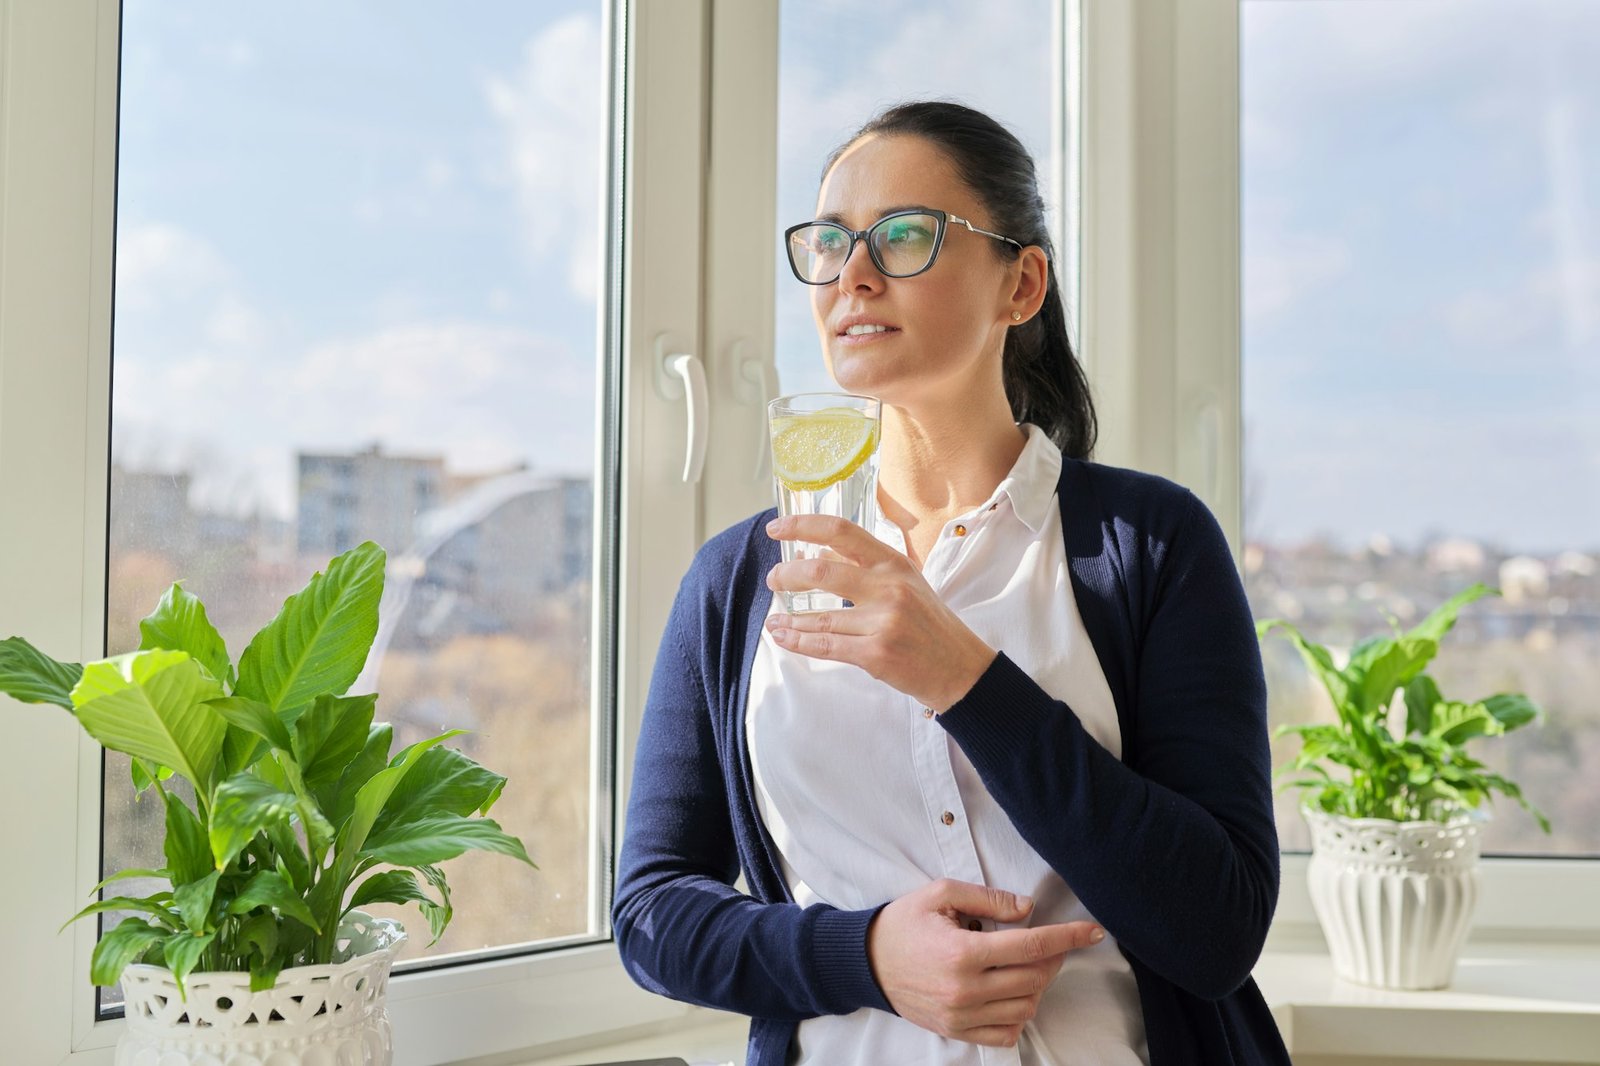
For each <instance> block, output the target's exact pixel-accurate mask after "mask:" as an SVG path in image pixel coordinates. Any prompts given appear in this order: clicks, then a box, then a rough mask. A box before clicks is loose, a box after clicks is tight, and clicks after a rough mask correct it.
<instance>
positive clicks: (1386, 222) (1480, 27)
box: [113, 0, 1600, 551]
mask: <svg viewBox="0 0 1600 1066" xmlns="http://www.w3.org/2000/svg"><path fill="white" fill-rule="evenodd" d="M600 10H601V9H600V6H599V4H598V3H596V2H593V0H590V2H576V0H574V2H567V0H555V2H551V0H540V2H537V3H532V4H527V3H509V2H505V0H494V2H489V0H480V2H479V3H476V4H474V5H473V9H472V12H473V17H472V18H470V19H450V20H445V19H441V18H440V17H439V15H440V12H441V11H442V9H441V8H439V7H438V5H436V4H423V3H419V2H417V0H405V2H386V3H384V4H381V5H380V4H376V3H371V2H368V3H362V4H344V5H333V6H331V7H330V6H328V5H320V4H319V5H311V4H308V3H305V2H304V0H293V2H289V0H286V2H285V3H283V4H279V5H274V6H273V8H272V9H271V11H270V12H266V11H256V10H252V9H248V8H241V7H239V6H237V5H207V4H203V3H199V2H197V0H181V2H179V0H163V2H161V3H156V2H154V0H129V2H128V3H127V4H125V5H124V50H123V83H122V114H121V140H120V147H119V151H120V156H119V200H118V237H117V271H118V273H117V295H116V298H117V304H116V320H115V346H116V347H115V356H114V358H115V363H114V415H113V438H114V441H115V445H114V447H115V449H116V454H117V458H118V460H119V461H120V462H122V463H124V464H126V465H129V466H133V467H139V468H156V469H175V468H180V467H182V468H189V469H191V470H192V471H193V473H194V474H195V475H196V497H197V498H196V503H197V504H199V505H201V506H212V507H219V508H226V509H230V510H250V509H257V508H259V509H262V510H265V511H267V512H269V513H275V514H278V515H281V516H283V517H288V516H289V515H290V514H291V513H292V509H293V494H294V468H293V452H294V450H295V449H297V448H298V449H303V450H319V449H327V450H349V449H355V448H360V447H363V446H365V445H367V444H369V443H371V442H374V441H381V442H382V444H383V446H384V448H385V449H386V450H390V451H394V452H399V453H406V454H411V453H427V454H443V455H446V456H447V458H448V462H449V465H450V466H451V467H452V468H453V469H457V470H487V469H492V468H496V467H499V466H504V465H507V464H511V463H515V462H519V461H528V462H530V463H531V464H532V465H533V466H534V468H535V469H539V470H547V471H551V472H562V473H584V472H587V471H589V470H591V469H592V466H593V453H594V432H595V423H594V410H593V409H594V395H595V392H594V390H595V353H596V350H597V346H596V342H595V329H596V326H595V323H596V314H595V310H596V309H595V298H596V290H597V281H598V274H597V272H598V254H597V252H598V247H599V244H598V234H599V232H600V218H601V214H600V203H599V185H600V181H599V166H600V161H601V151H602V147H603V146H602V143H601V138H600V121H601V114H600V108H601V84H600V70H601V67H600V57H601V51H600V49H601V39H600V34H601V19H600ZM1050 11H1051V7H1050V5H1049V3H1047V2H1046V0H994V2H993V3H988V4H984V5H974V4H970V3H962V2H959V0H936V2H928V0H915V2H914V0H879V2H878V3H875V4H874V5H871V6H870V7H861V6H859V5H845V4H844V3H842V2H841V0H808V2H806V3H804V4H801V3H797V2H790V3H786V4H785V5H784V6H783V8H782V17H781V48H780V51H781V54H780V67H779V85H780V100H779V115H778V122H779V148H778V150H779V183H778V190H777V196H778V223H779V226H778V228H779V229H780V230H781V228H782V226H784V225H787V224H789V223H791V222H794V221H800V220H803V219H804V218H807V217H810V215H811V214H812V212H813V206H814V198H815V192H816V183H817V178H818V171H819V168H820V166H821V163H822V161H823V160H824V159H825V157H826V156H827V154H828V152H829V151H830V150H831V149H832V148H833V147H834V146H835V145H836V144H838V143H839V142H840V141H841V140H843V139H844V138H846V137H847V136H848V135H849V133H850V131H851V130H852V129H854V128H855V127H856V126H857V125H859V124H860V123H861V122H862V121H864V120H865V119H866V118H867V117H869V116H870V115H871V114H872V113H873V112H874V111H875V110H877V109H878V108H880V107H881V106H883V105H884V104H887V103H889V102H892V101H893V100H896V99H900V98H905V97H910V96H921V95H938V96H953V97H956V98H959V99H962V100H964V101H966V102H968V103H971V104H973V105H974V106H977V107H980V108H983V109H985V110H988V111H990V112H991V113H992V114H994V115H995V116H996V117H997V118H999V119H1001V120H1002V121H1004V122H1005V123H1007V124H1008V125H1009V126H1011V128H1012V129H1013V130H1014V131H1015V132H1016V133H1017V134H1018V135H1019V137H1021V139H1022V140H1023V142H1024V144H1026V145H1027V146H1028V147H1029V148H1030V150H1032V151H1033V152H1034V153H1035V155H1036V158H1037V159H1038V160H1039V162H1040V166H1041V171H1042V173H1045V174H1049V173H1050V172H1051V164H1050V160H1051V157H1052V153H1054V152H1057V151H1059V142H1060V137H1059V136H1055V135H1053V132H1052V129H1051V121H1052V120H1051V109H1050V107H1049V99H1050V94H1051V91H1052V89H1051V85H1052V80H1053V78H1054V77H1055V76H1056V75H1055V72H1054V70H1053V66H1052V62H1051V55H1050V52H1049V48H1050V34H1049V32H1048V30H1049V27H1050V24H1051V15H1050ZM297 15H299V16H301V17H298V18H297V17H296V16H297ZM307 25H315V26H316V27H317V32H316V33H315V34H308V33H306V32H305V31H304V27H305V26H307ZM841 26H846V27H847V28H848V33H847V34H846V37H847V38H848V40H849V41H852V42H870V43H871V47H856V46H847V47H841V46H840V28H841ZM1019 28H1032V29H1031V30H1030V31H1029V32H1022V31H1021V30H1020V29H1019ZM1241 31H1242V41H1241V44H1242V82H1243V84H1242V87H1241V110H1242V124H1243V128H1242V151H1243V161H1242V163H1243V166H1242V185H1243V190H1242V192H1243V204H1242V217H1243V225H1244V232H1243V235H1242V236H1243V250H1244V296H1243V308H1242V311H1243V316H1244V317H1243V322H1244V353H1243V360H1244V390H1245V394H1244V399H1245V422H1246V438H1247V439H1246V455H1245V460H1246V483H1247V494H1248V500H1247V534H1248V535H1250V536H1252V537H1257V538H1262V539H1267V540H1271V541H1275V542H1284V541H1296V540H1303V539H1305V538H1308V537H1312V536H1317V535H1325V536H1329V537H1332V538H1334V539H1338V540H1344V541H1348V542H1359V541H1362V540H1365V539H1366V538H1367V537H1369V536H1370V535H1372V534H1375V533H1384V534H1386V535H1388V536H1389V537H1391V538H1392V539H1394V540H1396V541H1398V542H1401V543H1406V542H1408V541H1416V540H1419V539H1421V538H1424V537H1428V536H1436V535H1446V534H1448V535H1460V536H1468V537H1473V538H1480V539H1489V540H1493V541H1496V542H1497V543H1500V544H1502V545H1504V546H1506V547H1508V548H1515V549H1517V550H1525V551H1545V550H1559V549H1564V548H1582V549H1587V550H1600V428H1597V427H1600V417H1596V416H1597V414H1600V65H1597V64H1595V63H1594V62H1593V60H1592V57H1589V56H1585V55H1584V54H1583V52H1584V49H1585V47H1586V44H1585V42H1593V41H1596V40H1600V3H1596V2H1594V0H1405V2H1388V3H1373V2H1362V0H1245V2H1244V4H1243V14H1242V26H1241ZM1590 50H1591V51H1592V47H1591V48H1590ZM1047 198H1048V199H1049V200H1050V201H1051V204H1052V207H1053V208H1054V209H1055V210H1056V212H1057V214H1056V220H1057V227H1058V232H1066V225H1065V223H1066V221H1067V219H1065V218H1063V217H1062V216H1061V212H1060V207H1061V205H1060V204H1059V203H1057V202H1056V196H1055V190H1053V189H1050V190H1048V191H1047ZM1071 209H1072V210H1076V208H1075V207H1073V208H1071ZM772 239H773V245H772V256H773V258H772V260H771V263H772V266H773V273H774V284H775V286H776V294H777V303H776V306H777V331H776V337H775V340H774V343H775V351H776V359H777V363H778V366H779V371H780V375H781V383H782V387H783V388H784V389H785V390H786V391H798V390H800V389H802V388H810V387H817V386H826V384H827V383H826V379H825V378H824V377H823V376H822V372H821V359H820V354H819V352H818V348H817V341H816V336H815V332H814V330H813V328H812V326H811V323H810V313H809V307H808V303H807V297H806V293H805V292H804V290H803V289H802V287H801V286H800V285H799V284H798V283H797V282H795V281H794V280H793V279H792V278H791V277H789V275H788V272H787V270H786V269H781V270H780V264H779V261H778V259H777V255H778V254H779V250H778V245H777V242H778V233H774V234H773V235H772ZM1097 355H1098V356H1099V357H1101V358H1108V359H1109V358H1115V357H1116V353H1097Z"/></svg>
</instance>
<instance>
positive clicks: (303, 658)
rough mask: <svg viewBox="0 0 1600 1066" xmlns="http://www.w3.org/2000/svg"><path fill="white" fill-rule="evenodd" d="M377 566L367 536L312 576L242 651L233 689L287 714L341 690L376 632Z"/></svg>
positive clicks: (376, 551)
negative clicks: (358, 544) (236, 681)
mask: <svg viewBox="0 0 1600 1066" xmlns="http://www.w3.org/2000/svg"><path fill="white" fill-rule="evenodd" d="M383 567H384V553H383V549H382V548H380V547H378V546H377V545H376V544H374V543H372V542H371V541H367V542H366V543H364V544H361V545H360V546H358V547H355V548H352V549H351V550H350V551H348V552H345V553H344V554H343V555H340V556H338V557H336V558H335V559H333V560H332V561H331V562H330V563H329V564H328V571H327V573H326V574H323V573H321V572H319V573H317V574H315V575H314V576H313V577H312V578H311V581H310V582H309V583H308V584H307V585H306V587H305V588H304V589H302V590H301V591H299V592H297V593H295V594H294V595H293V596H290V597H289V598H288V600H286V601H285V602H284V605H283V609H282V610H281V611H279V612H278V616H277V617H276V618H274V619H273V620H272V621H271V622H269V623H268V624H267V626H266V628H264V629H263V630H261V632H259V633H257V634H256V636H255V639H254V640H252V641H251V642H250V646H249V647H248V648H246V649H245V652H244V655H243V656H242V657H241V658H240V660H239V683H238V685H237V686H236V687H235V690H234V691H235V694H237V695H240V696H246V697H248V698H250V699H253V700H257V701H259V702H261V703H265V704H266V705H267V706H268V707H271V708H272V709H273V710H274V711H280V712H289V713H288V715H287V717H294V716H297V715H298V714H299V713H300V711H301V710H302V709H303V708H305V707H306V706H308V705H309V704H310V703H311V701H312V700H314V699H315V698H316V697H318V696H320V695H322V694H324V693H331V694H334V695H341V694H343V693H344V691H345V690H346V689H348V688H349V687H350V685H351V683H352V682H354V681H355V679H356V677H357V676H359V675H360V673H361V667H362V665H363V664H364V663H365V662H366V659H367V652H368V650H369V649H370V648H371V647H372V640H373V638H374V637H375V636H377V633H378V601H379V600H380V599H381V598H382V596H383Z"/></svg>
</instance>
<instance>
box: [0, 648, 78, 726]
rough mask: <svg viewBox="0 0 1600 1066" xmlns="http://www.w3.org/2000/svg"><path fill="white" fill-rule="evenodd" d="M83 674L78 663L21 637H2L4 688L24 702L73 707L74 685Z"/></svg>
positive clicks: (0, 662) (0, 666)
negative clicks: (51, 653) (70, 661)
mask: <svg viewBox="0 0 1600 1066" xmlns="http://www.w3.org/2000/svg"><path fill="white" fill-rule="evenodd" d="M82 676H83V667H82V666H81V665H79V664H78V663H65V662H61V661H59V660H57V659H52V658H50V656H48V655H46V654H45V653H44V652H42V651H40V650H39V649H38V648H35V647H34V646H33V645H32V644H29V643H28V642H27V641H26V640H23V639H22V638H21V637H9V638H7V639H5V640H0V692H4V693H5V694H6V695H8V696H10V697H11V698H12V699H15V700H21V701H22V702H23V703H53V704H55V705H56V706H57V707H65V708H66V709H67V710H69V711H70V710H72V689H73V686H75V685H76V684H77V683H78V679H79V678H80V677H82Z"/></svg>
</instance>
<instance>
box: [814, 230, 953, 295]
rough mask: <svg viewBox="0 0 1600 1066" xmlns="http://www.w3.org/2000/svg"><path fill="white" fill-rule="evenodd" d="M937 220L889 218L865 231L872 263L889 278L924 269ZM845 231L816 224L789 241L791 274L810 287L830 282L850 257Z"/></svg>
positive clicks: (930, 256) (933, 243)
mask: <svg viewBox="0 0 1600 1066" xmlns="http://www.w3.org/2000/svg"><path fill="white" fill-rule="evenodd" d="M938 235H939V220H938V218H937V217H936V216H934V215H925V214H920V213H919V214H909V215H891V216H889V217H888V218H884V219H879V220H878V222H877V223H876V224H874V225H873V227H872V228H871V229H870V230H868V231H867V249H868V251H869V252H870V253H871V255H872V261H873V263H874V264H875V265H876V266H877V268H878V269H879V270H881V271H882V272H883V273H884V274H886V275H888V276H889V277H906V276H908V275H911V274H916V273H919V272H921V271H923V270H925V269H927V267H928V264H929V262H930V261H931V260H932V259H933V253H934V249H935V248H936V247H937V245H938ZM851 245H852V242H851V239H850V233H849V231H848V230H846V229H844V228H843V227H841V226H835V225H832V224H831V223H826V222H819V223H817V224H816V225H813V226H805V227H803V228H801V229H798V230H795V231H794V233H793V234H791V235H790V237H789V258H790V259H791V260H792V261H793V262H794V267H795V272H796V273H798V274H799V275H800V276H801V277H802V278H803V279H805V280H806V281H808V282H811V283H812V284H818V283H823V282H829V281H833V280H834V279H835V278H837V277H838V276H839V275H840V273H842V272H843V271H844V264H845V260H847V259H848V258H849V257H850V249H851Z"/></svg>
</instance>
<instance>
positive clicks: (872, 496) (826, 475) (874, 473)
mask: <svg viewBox="0 0 1600 1066" xmlns="http://www.w3.org/2000/svg"><path fill="white" fill-rule="evenodd" d="M879 415H880V409H879V406H878V401H877V400H875V399H873V398H872V397H870V396H852V395H850V394H848V393H839V392H808V393H800V394H798V395H794V396H780V397H778V398H777V399H776V400H773V401H772V402H771V403H769V404H768V405H767V425H768V427H769V429H770V431H771V436H772V472H773V480H774V482H775V483H776V486H777V494H778V513H779V514H782V515H799V514H826V515H837V516H839V517H840V518H848V519H849V520H850V521H852V522H854V523H855V524H856V525H858V526H861V527H862V528H864V529H867V530H869V531H870V530H871V529H872V526H873V523H874V522H875V521H876V519H877V506H878V501H877V495H878V440H879V438H880V436H881V435H882V434H881V422H880V419H879ZM781 543H782V545H783V561H784V562H791V561H793V560H795V559H816V558H820V557H822V556H824V555H825V554H829V553H828V552H827V549H825V548H823V547H822V546H820V545H817V544H808V543H805V542H804V541H795V540H785V541H782V542H781ZM781 595H782V597H783V604H784V609H785V610H786V611H787V612H789V613H791V614H797V613H803V612H810V611H832V610H837V609H839V608H841V607H845V606H847V604H846V602H845V601H844V599H843V598H842V597H840V596H837V595H835V594H833V593H831V592H823V591H820V590H817V589H811V590H808V591H804V592H783V593H781Z"/></svg>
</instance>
